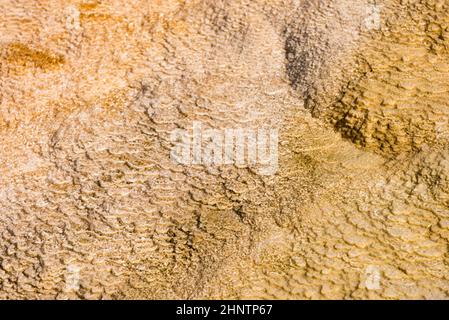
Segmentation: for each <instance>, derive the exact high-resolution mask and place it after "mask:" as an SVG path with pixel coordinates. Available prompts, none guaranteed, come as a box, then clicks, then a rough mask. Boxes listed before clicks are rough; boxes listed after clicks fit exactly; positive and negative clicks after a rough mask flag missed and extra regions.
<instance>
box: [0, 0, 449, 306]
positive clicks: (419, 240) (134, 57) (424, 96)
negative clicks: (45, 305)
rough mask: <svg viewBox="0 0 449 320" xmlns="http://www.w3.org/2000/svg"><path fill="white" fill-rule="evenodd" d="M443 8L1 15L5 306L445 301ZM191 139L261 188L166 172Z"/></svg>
mask: <svg viewBox="0 0 449 320" xmlns="http://www.w3.org/2000/svg"><path fill="white" fill-rule="evenodd" d="M448 9H449V8H448V5H447V4H446V2H445V1H438V0H416V1H411V0H409V1H398V0H382V1H376V3H375V4H374V3H372V2H370V1H343V0H342V1H332V0H329V1H283V0H279V1H263V0H260V1H243V0H242V1H238V0H235V1H201V0H196V1H181V0H179V1H175V0H167V1H154V0H149V1H143V2H142V1H126V2H124V1H118V0H117V1H111V2H107V3H106V2H102V1H91V2H84V1H78V2H77V1H73V2H70V3H69V2H67V1H48V2H45V1H44V2H39V4H35V3H32V2H30V1H14V2H10V1H4V2H2V3H0V14H1V16H2V18H3V22H2V23H1V24H0V34H1V48H0V53H1V60H0V69H1V74H0V86H1V100H0V101H1V103H0V111H1V112H0V135H1V137H2V141H3V142H2V146H1V148H0V298H3V299H13V298H29V299H32V298H50V299H53V298H58V299H67V298H69V299H77V298H82V299H101V298H103V299H124V298H138V299H154V298H156V299H160V298H170V299H171V298H184V299H189V298H265V299H266V298H274V299H310V298H312V299H323V298H332V299H343V298H344V299H367V298H382V299H397V298H419V299H435V298H447V297H448V293H449V271H448V270H449V269H448V252H447V250H448V247H447V245H448V240H449V238H448V237H449V202H448V201H449V194H448V193H449V191H448V190H449V189H448V186H449V185H448V184H449V182H448V181H449V180H448V169H449V165H448V163H449V152H448V149H447V144H448V143H447V142H448V136H449V128H448V126H447V112H448V111H447V110H449V109H448V108H447V107H448V105H447V104H448V102H447V101H448V99H447V97H448V95H447V90H446V89H447V88H446V86H447V85H448V80H447V79H449V78H448V72H449V69H448V68H449V67H448V65H447V48H446V45H447V34H446V33H447V31H448V30H447V29H448V22H449V17H448V13H447V12H449V11H448ZM195 122H200V123H202V124H203V126H204V127H205V128H210V129H217V130H225V129H227V128H246V129H248V128H249V129H251V128H253V129H258V128H276V129H278V130H279V145H278V168H277V171H276V173H275V174H274V175H262V174H260V172H259V171H258V170H257V169H258V168H257V166H239V165H229V164H227V165H224V164H218V165H203V164H192V165H183V164H179V163H176V162H174V161H173V159H172V158H171V157H170V152H171V150H172V147H173V141H172V140H171V138H170V137H171V133H172V132H173V130H176V129H185V130H187V131H188V130H190V129H191V128H192V124H193V123H195Z"/></svg>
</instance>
